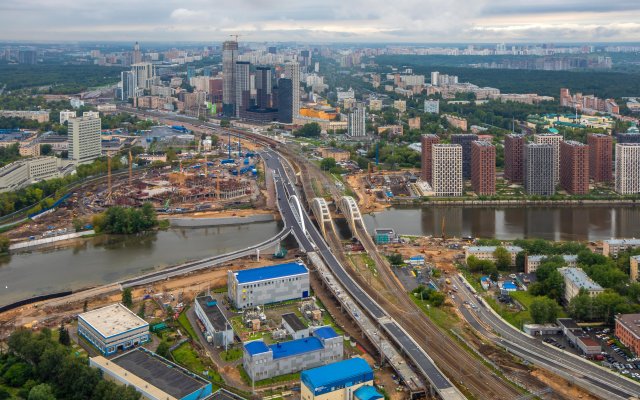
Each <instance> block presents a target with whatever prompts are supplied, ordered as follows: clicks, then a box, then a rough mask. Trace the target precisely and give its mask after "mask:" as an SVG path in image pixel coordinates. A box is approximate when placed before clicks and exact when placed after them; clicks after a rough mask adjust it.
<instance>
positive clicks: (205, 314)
mask: <svg viewBox="0 0 640 400" xmlns="http://www.w3.org/2000/svg"><path fill="white" fill-rule="evenodd" d="M194 308H195V311H196V316H197V317H198V319H199V320H200V322H202V325H204V327H205V330H206V332H205V335H204V336H205V338H206V339H207V342H209V343H212V344H213V345H214V346H228V345H230V344H233V328H232V327H231V324H230V323H229V321H228V320H227V317H225V316H224V314H223V313H222V311H221V310H220V307H218V302H217V301H216V300H214V299H213V298H212V297H211V296H201V297H197V298H196V301H195V307H194Z"/></svg>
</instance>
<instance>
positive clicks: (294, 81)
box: [284, 61, 300, 118]
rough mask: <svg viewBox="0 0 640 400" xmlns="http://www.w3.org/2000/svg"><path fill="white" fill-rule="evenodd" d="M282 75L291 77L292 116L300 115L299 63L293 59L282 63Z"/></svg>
mask: <svg viewBox="0 0 640 400" xmlns="http://www.w3.org/2000/svg"><path fill="white" fill-rule="evenodd" d="M284 77H285V78H288V79H291V85H292V93H293V97H292V110H291V114H292V115H293V118H296V117H297V116H298V115H300V64H298V63H297V62H295V61H291V62H288V63H286V64H285V65H284Z"/></svg>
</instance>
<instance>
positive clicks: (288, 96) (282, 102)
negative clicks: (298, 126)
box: [278, 78, 293, 124]
mask: <svg viewBox="0 0 640 400" xmlns="http://www.w3.org/2000/svg"><path fill="white" fill-rule="evenodd" d="M292 112H293V85H292V84H291V79H287V78H281V79H278V121H279V122H282V123H283V124H290V123H291V122H293V114H292Z"/></svg>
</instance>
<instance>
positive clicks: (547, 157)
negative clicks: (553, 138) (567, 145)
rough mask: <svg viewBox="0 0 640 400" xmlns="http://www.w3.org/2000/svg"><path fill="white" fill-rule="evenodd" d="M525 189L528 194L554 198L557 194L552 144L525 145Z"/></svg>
mask: <svg viewBox="0 0 640 400" xmlns="http://www.w3.org/2000/svg"><path fill="white" fill-rule="evenodd" d="M523 161H524V188H525V191H526V192H527V194H535V195H540V196H552V195H553V194H554V193H555V187H556V185H555V182H554V179H553V173H552V172H553V171H554V166H553V165H554V163H555V152H554V150H553V144H550V143H526V144H525V145H524V158H523Z"/></svg>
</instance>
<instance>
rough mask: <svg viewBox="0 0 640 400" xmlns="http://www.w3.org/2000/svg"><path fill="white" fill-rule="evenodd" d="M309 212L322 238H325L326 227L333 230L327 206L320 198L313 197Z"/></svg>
mask: <svg viewBox="0 0 640 400" xmlns="http://www.w3.org/2000/svg"><path fill="white" fill-rule="evenodd" d="M311 211H312V212H313V215H314V217H316V222H317V223H318V226H319V227H320V230H321V231H322V235H323V236H325V237H326V236H327V226H330V227H331V229H333V220H332V219H331V211H329V205H328V204H327V201H326V200H325V199H324V198H322V197H314V198H313V200H312V202H311Z"/></svg>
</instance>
